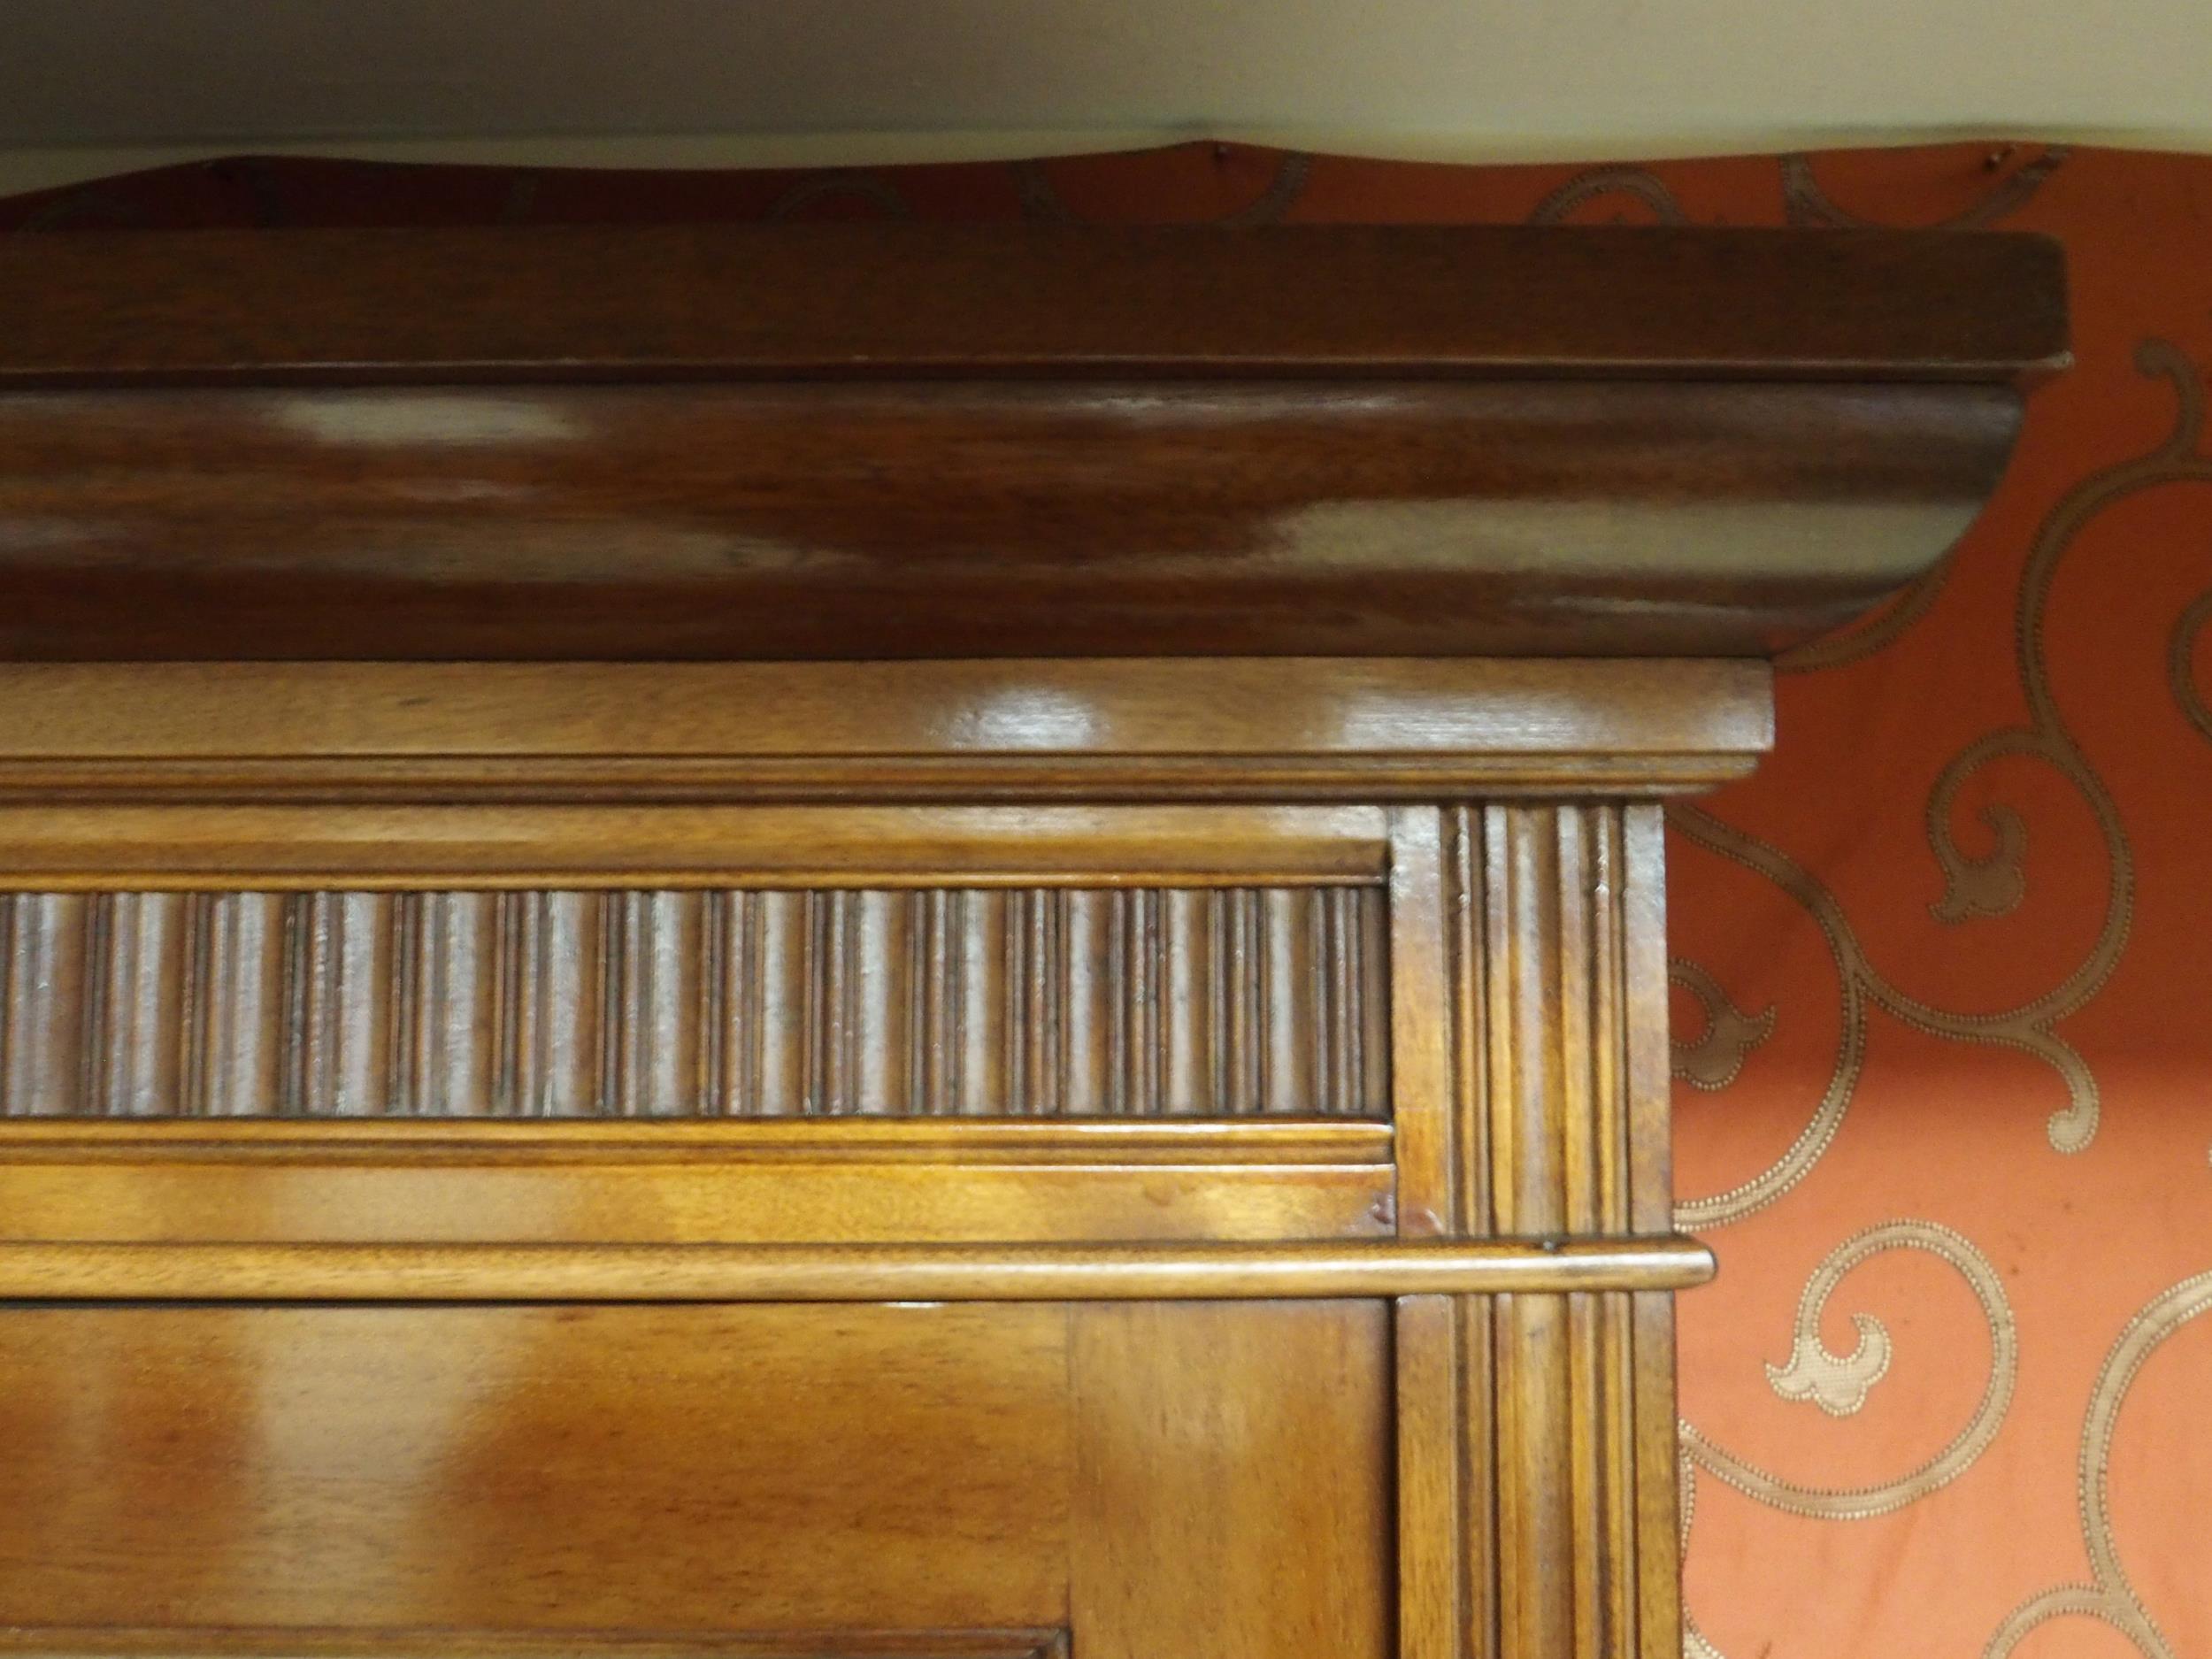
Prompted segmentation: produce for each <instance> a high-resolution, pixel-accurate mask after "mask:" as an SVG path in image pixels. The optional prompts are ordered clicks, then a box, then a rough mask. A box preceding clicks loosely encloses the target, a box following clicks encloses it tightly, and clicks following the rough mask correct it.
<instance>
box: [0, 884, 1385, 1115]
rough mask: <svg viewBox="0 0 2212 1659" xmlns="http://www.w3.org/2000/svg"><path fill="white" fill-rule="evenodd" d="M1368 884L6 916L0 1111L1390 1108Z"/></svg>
mask: <svg viewBox="0 0 2212 1659" xmlns="http://www.w3.org/2000/svg"><path fill="white" fill-rule="evenodd" d="M1386 971H1387V956H1386V944H1385V939H1384V914H1383V901H1382V895H1381V894H1380V893H1379V891H1376V890H1374V889H1370V888H1364V887H1300V888H1263V889H1262V888H1242V889H1113V890H1071V889H1064V888H1033V889H1010V888H974V889H950V888H948V889H938V890H921V891H913V890H902V891H844V890H813V891H784V892H762V891H742V892H740V891H724V892H699V891H683V892H658V891H656V892H522V893H365V892H331V893H295V894H274V893H224V894H172V893H104V894H49V893H26V894H17V895H4V896H0V1117H31V1116H94V1117H180V1116H221V1117H273V1116H294V1117H309V1118H338V1117H355V1118H379V1117H426V1118H645V1117H687V1118H689V1117H780V1116H805V1115H836V1114H858V1113H873V1114H881V1115H901V1116H911V1115H922V1116H929V1115H948V1116H954V1115H956V1116H971V1117H978V1116H979V1117H993V1116H1132V1115H1134V1116H1158V1115H1184V1116H1193V1117H1243V1116H1248V1115H1256V1114H1263V1113H1272V1114H1280V1115H1286V1116H1335V1117H1377V1118H1379V1117H1383V1116H1386V1115H1387V1111H1388V1105H1387V1102H1388V1094H1389V1089H1388V1078H1387V1075H1386V1064H1387V1051H1388V1050H1387V1041H1386V1024H1387V1019H1388V1008H1387V1002H1388V997H1387V992H1386Z"/></svg>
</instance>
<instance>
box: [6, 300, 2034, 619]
mask: <svg viewBox="0 0 2212 1659" xmlns="http://www.w3.org/2000/svg"><path fill="white" fill-rule="evenodd" d="M700 303H701V305H702V306H703V307H706V306H709V305H710V304H712V303H714V301H713V300H712V298H711V296H709V295H707V294H705V293H702V295H701V296H700ZM2019 412H2020V407H2019V396H2018V394H2017V393H2016V391H2015V390H2013V389H2012V388H2009V387H2007V386H2002V385H1969V386H1874V385H1865V384H1829V383H1823V384H1817V385H1756V384H1733V385H1719V384H1698V385H1655V384H1637V383H1621V382H1596V383H1572V384H1556V383H1552V384H1547V383H1529V382H1507V383H1482V384H1474V385H1465V384H1450V385H1434V384H1409V383H1405V382H1402V381H1399V382H1392V381H1375V382H1362V383H1359V384H1356V385H1353V384H1344V383H1333V384H1315V383H1311V382H1302V383H1290V384H1271V385H1265V386H1251V385H1226V386H1225V385H1194V384H1148V383H1143V382H1138V381H1131V380H1118V381H1112V382H1102V383H1096V384H1083V385H1068V384H1059V385H1053V386H1040V385H1020V386H1007V385H993V384H973V383H969V384H961V385H931V384H920V385H917V384H906V385H895V384H884V383H879V382H869V383H866V384H859V385H841V386H825V385H804V386H780V385H769V386H762V385H749V386H726V385H685V386H657V387H575V386H559V387H542V386H510V387H503V388H496V389H493V388H474V389H457V388H425V389H411V390H402V389H396V388H370V389H364V390H333V389H330V388H315V389H302V390H286V391H273V390H266V389H262V390H252V391H177V390H169V391H102V392H74V393H57V392H36V393H19V394H15V395H10V396H0V657H9V658H17V659H47V660H51V659H84V658H117V657H122V658H166V659H174V658H209V657H221V658H268V657H349V658H377V659H392V658H440V657H442V658H461V659H473V658H570V657H595V658H658V659H671V658H713V657H748V658H764V659H793V658H876V659H882V658H896V657H1031V658H1034V657H1130V656H1141V657H1162V656H1165V657H1180V656H1213V657H1218V656H1224V655H1239V656H1249V655H1267V656H1281V655H1292V656H1297V655H1313V656H1375V657H1402V656H1417V657H1422V656H1425V657H1463V656H1471V655H1512V656H1589V655H1597V656H1632V657H1633V656H1703V657H1765V656H1771V655H1773V654H1774V653H1775V652H1777V651H1778V650H1781V649H1785V648H1786V647H1787V646H1789V645H1791V644H1793V643H1795V642H1797V641H1801V640H1802V639H1805V638H1807V637H1809V635H1811V634H1817V633H1820V632H1823V631H1824V630H1826V629H1828V628H1832V627H1834V626H1839V625H1840V624H1843V623H1845V622H1847V621H1849V620H1851V619H1852V618H1855V617H1856V616H1858V615H1859V614H1860V613H1861V612H1863V611H1865V610H1866V609H1867V608H1868V607H1869V606H1870V605H1872V604H1873V603H1876V602H1877V601H1878V600H1879V599H1881V598H1882V597H1883V596H1885V595H1887V594H1888V593H1890V592H1891V591H1893V590H1894V589H1895V588H1900V587H1901V586H1903V585H1904V584H1905V583H1907V582H1909V581H1910V580H1912V579H1913V578H1915V577H1916V576H1917V575H1919V574H1920V573H1921V572H1924V570H1925V569H1926V568H1927V566H1928V565H1930V564H1931V563H1932V562H1933V561H1934V560H1935V559H1936V558H1937V557H1939V555H1940V554H1941V553H1942V552H1943V551H1944V549H1946V548H1947V547H1948V546H1949V545H1950V543H1951V542H1952V541H1953V540H1954V539H1955V537H1956V536H1957V535H1958V534H1959V533H1960V532H1961V531H1962V530H1963V529H1964V528H1965V526H1966V525H1967V523H1968V522H1969V521H1970V519H1971V518H1972V517H1973V515H1974V513H1975V511H1977V510H1978V507H1979V504H1980V503H1981V502H1982V501H1983V499H1984V498H1985V496H1986V495H1987V494H1988V492H1989V490H1990V489H1991V488H1992V487H1993V485H1994V483H1995V481H1996V479H1997V475H1998V473H1999V472H2000V471H2001V468H2002V467H2003V465H2004V461H2005V457H2006V456H2007V455H2008V452H2009V450H2010V449H2011V445H2012V442H2013V438H2014V435H2015V434H2016V429H2017V426H2018V421H2019Z"/></svg>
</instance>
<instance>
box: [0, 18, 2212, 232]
mask: <svg viewBox="0 0 2212 1659" xmlns="http://www.w3.org/2000/svg"><path fill="white" fill-rule="evenodd" d="M1191 137H1217V138H1227V139H1240V140H1248V141H1252V142H1268V143H1275V144H1281V145H1286V146H1291V147H1294V148H1302V149H1311V150H1332V151H1340V152H1346V153H1353V154H1370V155H1389V156H1401V157H1427V158H1437V159H1449V160H1462V161H1466V160H1528V159H1550V160H1582V159H1591V158H1600V157H1606V158H1611V157H1620V158H1628V157H1656V156H1669V155H1692V154H1715V153H1724V152H1731V151H1768V150H1788V149H1799V148H1815V147H1833V146H1837V145H1845V144H1857V143H1893V142H1918V141H1923V140H1927V139H1932V138H1942V137H1985V138H2018V139H2029V138H2041V139H2059V138H2066V139H2078V140H2085V141H2095V142H2107V143H2115V144H2124V145H2138V146H2146V147H2162V148H2190V149H2212V0H2066V3H2065V4H2055V3H2053V0H0V190H11V189H27V188H37V187H39V186H42V185H46V184H55V183H62V182H66V181H68V180H73V179H79V178H84V177H90V176H95V175H97V174H100V173H111V172H116V171H119V170H123V169H126V168H129V167H135V166H145V165H157V164H158V163H160V162H164V161H171V160H181V159H188V158H191V157H203V156H208V155H218V154H225V153H237V152H241V151H248V150H250V151H259V152H277V151H292V152H303V153H313V154H323V155H342V156H357V157H376V158H387V159H423V160H429V159H441V160H487V161H502V162H529V163H571V164H579V165H637V166H680V165H827V164H831V163H836V162H867V163H878V162H888V161H900V160H926V159H955V158H979V157H1008V156H1016V155H1036V154H1049V153H1065V152H1070V151H1076V150H1101V149H1118V148H1128V147H1131V146H1135V145H1141V144H1151V143H1160V142H1171V141H1173V140H1177V139H1185V138H1191Z"/></svg>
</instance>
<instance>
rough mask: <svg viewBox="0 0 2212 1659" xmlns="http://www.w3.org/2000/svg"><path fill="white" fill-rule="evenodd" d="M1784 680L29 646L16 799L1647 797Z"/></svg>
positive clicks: (8, 710)
mask: <svg viewBox="0 0 2212 1659" xmlns="http://www.w3.org/2000/svg"><path fill="white" fill-rule="evenodd" d="M1770 682H1771V677H1770V673H1769V671H1768V669H1767V667H1766V665H1765V664H1763V663H1762V662H1758V661H1754V660H1742V661H1739V660H1725V661H1695V660H1687V661H1676V660H1635V659H1631V660H1621V661H1594V662H1576V663H1564V662H1552V661H1545V660H1540V659H1537V660H1520V661H1512V660H1472V661H1470V660H1445V659H1425V658H1419V657H1399V658H1358V657H1348V658H1346V657H1339V658H1314V659H1309V660H1302V661H1301V660H1283V659H1268V658H1253V659H1226V660H1217V661H1210V662H1193V661H1178V660H1173V659H1150V658H1141V657H1132V658H1126V659H1114V660H1096V661H1086V660H1081V659H1074V660H1067V661H1058V662H1015V663H1009V662H1002V661H988V662H942V663H774V664H760V663H713V664H707V663H698V664H646V663H592V664H572V663H564V664H531V663H498V664H490V663H484V664H438V663H290V664H278V663H158V664H134V665H130V666H120V665H114V664H0V800H6V799H10V798H12V799H15V800H19V801H27V802H50V801H53V800H56V799H83V800H99V799H123V800H130V799H139V800H157V799H184V800H193V799H198V800H207V801H229V802H236V801H246V800H255V801H272V800H273V801H282V800H287V799H295V800H296V799H305V800H310V801H313V802H316V803H324V804H326V803H329V802H331V801H332V800H333V799H334V797H337V796H340V795H342V796H344V797H345V798H349V799H356V800H359V799H378V800H387V801H437V802H458V801H469V800H492V801H502V800H504V801H513V800H536V801H570V802H577V801H592V800H635V799H639V798H652V799H656V800H693V801H706V800H723V801H727V800H742V799H755V800H760V799H765V800H771V801H791V800H799V799H814V800H829V801H839V802H853V803H864V802H869V801H882V800H886V799H908V800H911V799H925V798H929V799H940V800H947V799H949V800H951V801H956V802H958V801H975V800H983V799H1006V798H1011V799H1015V800H1019V801H1024V802H1037V801H1062V800H1085V799H1087V800H1126V801H1135V802H1151V803H1159V802H1167V801H1177V800H1234V799H1243V800H1257V801H1286V800H1338V801H1350V802H1355V803H1365V802H1373V801H1378V800H1387V799H1405V798H1409V797H1410V798H1415V799H1424V800H1433V799H1436V798H1438V797H1440V796H1444V795H1465V794H1470V793H1479V792H1486V791H1492V790H1508V791H1513V792H1533V793H1568V794H1580V793H1586V792H1587V791H1588V790H1590V789H1591V788H1593V787H1599V786H1602V787H1605V788H1606V789H1607V790H1609V791H1610V792H1617V793H1620V794H1628V795H1640V794H1644V793H1647V792H1653V791H1658V792H1666V791H1672V790H1679V789H1685V788H1701V787H1709V786H1710V785H1712V784H1714V783H1717V782H1720V781H1723V780H1725V779H1728V778H1732V777H1736V776H1740V775H1741V774H1742V773H1743V772H1747V771H1748V770H1749V769H1750V767H1751V766H1752V764H1754V763H1755V761H1756V760H1757V758H1758V757H1759V756H1760V755H1761V754H1762V753H1763V752H1764V751H1765V749H1766V748H1767V746H1768V745H1769V744H1770V742H1771V741H1773V727H1772V718H1771V715H1770V711H1769V702H1770ZM545 821H546V822H550V821H551V820H545ZM1054 821H1055V820H1054V819H1053V818H1050V817H1049V816H1048V815H1047V816H1040V817H1039V818H1038V821H1037V825H1036V830H1037V833H1039V834H1040V835H1043V834H1045V833H1047V831H1048V827H1049V826H1051V825H1052V824H1053V823H1054Z"/></svg>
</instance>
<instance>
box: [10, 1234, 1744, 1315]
mask: <svg viewBox="0 0 2212 1659" xmlns="http://www.w3.org/2000/svg"><path fill="white" fill-rule="evenodd" d="M1712 1271H1713V1258H1712V1256H1711V1254H1710V1253H1709V1251H1707V1250H1706V1248H1704V1247H1703V1246H1702V1245H1701V1244H1698V1243H1696V1242H1695V1241H1694V1240H1689V1239H1683V1238H1637V1239H1608V1238H1596V1237H1589V1238H1574V1239H1552V1238H1547V1239H1544V1240H1540V1241H1537V1240H1513V1239H1422V1240H1412V1239H1406V1240H1382V1239H1378V1240H1367V1241H1358V1242H1355V1241H1346V1242H1342V1243H1333V1244H1299V1243H1288V1244H1264V1243H1263V1244H1172V1245H1171V1244H1054V1243H1025V1244H1021V1245H1019V1246H1009V1245H1003V1244H943V1245H935V1246H928V1245H870V1244H820V1245H798V1244H744V1245H717V1244H674V1245H646V1244H595V1245H578V1244H506V1245H467V1244H414V1245H402V1244H204V1243H191V1244H181V1243H166V1242H164V1243H119V1242H113V1241H101V1242H91V1243H73V1244H60V1243H52V1242H46V1241H20V1242H0V1297H12V1298H16V1299H18V1300H21V1301H27V1302H67V1301H77V1300H82V1301H97V1300H101V1299H103V1298H113V1297H130V1298H132V1299H134V1300H137V1301H142V1302H578V1303H581V1302H893V1301H899V1302H912V1301H919V1302H1059V1301H1075V1302H1202V1301H1261V1300H1283V1299H1296V1298H1312V1297H1326V1296H1339V1297H1341V1296H1369V1297H1382V1296H1420V1295H1431V1294H1528V1295H1537V1296H1541V1297H1544V1298H1547V1299H1548V1300H1549V1301H1557V1300H1558V1299H1559V1298H1560V1297H1562V1296H1563V1295H1564V1294H1567V1293H1570V1292H1577V1291H1586V1290H1591V1289H1608V1290H1614V1289H1617V1290H1648V1291H1665V1290H1679V1289H1682V1288H1684V1287H1685V1286H1691V1285H1699V1284H1702V1283H1704V1282H1705V1280H1707V1279H1709V1278H1711V1277H1712Z"/></svg>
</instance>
